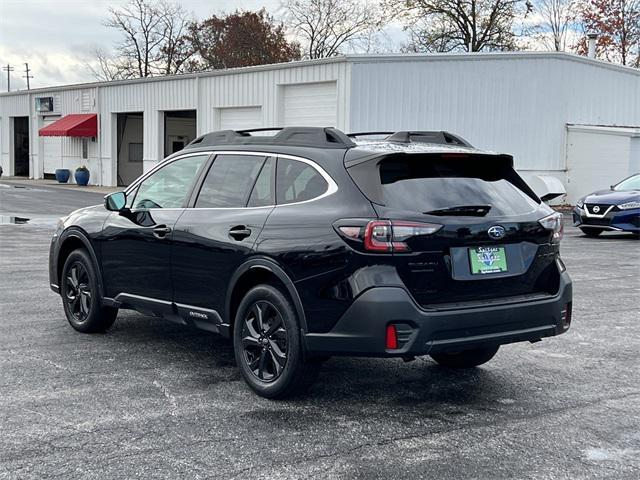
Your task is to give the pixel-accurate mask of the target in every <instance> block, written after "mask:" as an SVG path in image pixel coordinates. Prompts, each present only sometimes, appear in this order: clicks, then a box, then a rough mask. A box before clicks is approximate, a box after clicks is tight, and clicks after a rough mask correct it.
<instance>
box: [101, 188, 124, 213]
mask: <svg viewBox="0 0 640 480" xmlns="http://www.w3.org/2000/svg"><path fill="white" fill-rule="evenodd" d="M126 204H127V194H126V193H124V192H113V193H110V194H109V195H107V196H106V197H104V208H106V209H107V210H110V211H112V212H122V211H123V210H125V208H126V207H125V205H126Z"/></svg>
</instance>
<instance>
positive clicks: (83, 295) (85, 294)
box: [65, 262, 92, 323]
mask: <svg viewBox="0 0 640 480" xmlns="http://www.w3.org/2000/svg"><path fill="white" fill-rule="evenodd" d="M65 282H66V295H65V297H66V301H67V305H68V307H69V312H70V313H71V315H72V316H73V318H74V319H75V320H76V321H77V322H80V323H82V322H84V321H85V320H86V319H87V317H88V316H89V312H90V311H91V301H92V295H91V287H90V286H89V272H88V271H87V268H86V267H85V266H84V265H83V264H82V263H80V262H75V263H73V264H72V265H71V268H69V271H68V272H67V276H66V278H65Z"/></svg>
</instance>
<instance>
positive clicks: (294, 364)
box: [233, 284, 320, 398]
mask: <svg viewBox="0 0 640 480" xmlns="http://www.w3.org/2000/svg"><path fill="white" fill-rule="evenodd" d="M233 347H234V354H235V358H236V363H237V365H238V368H240V372H241V373H242V377H243V378H244V380H245V381H246V382H247V384H248V385H249V387H251V389H252V390H253V391H254V392H255V393H257V394H258V395H260V396H261V397H265V398H286V397H291V396H294V395H298V394H301V393H303V392H304V391H305V390H306V389H307V388H308V387H309V386H310V385H311V384H312V383H313V382H314V381H315V379H316V378H317V376H318V372H319V366H320V362H317V361H307V362H305V361H304V359H303V352H302V342H301V335H300V322H299V319H298V315H297V314H296V311H295V308H294V307H293V304H292V303H291V301H290V300H289V298H288V296H287V295H285V294H284V293H283V292H282V291H281V290H280V289H279V288H277V287H275V286H273V285H266V284H265V285H258V286H257V287H254V288H252V289H251V290H249V292H247V294H246V295H245V296H244V298H243V299H242V301H241V302H240V305H239V307H238V311H237V314H236V318H235V323H234V328H233Z"/></svg>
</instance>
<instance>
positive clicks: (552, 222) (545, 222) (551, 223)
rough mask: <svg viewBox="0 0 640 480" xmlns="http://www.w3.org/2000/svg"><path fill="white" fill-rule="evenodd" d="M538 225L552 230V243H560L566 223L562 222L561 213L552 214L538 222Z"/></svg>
mask: <svg viewBox="0 0 640 480" xmlns="http://www.w3.org/2000/svg"><path fill="white" fill-rule="evenodd" d="M538 223H540V225H542V226H543V227H544V228H546V229H547V230H551V231H552V232H553V235H552V236H551V243H560V240H562V236H563V235H564V222H563V221H562V214H561V213H557V212H556V213H552V214H551V215H549V216H547V217H544V218H543V219H541V220H538Z"/></svg>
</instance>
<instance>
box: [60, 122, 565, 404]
mask: <svg viewBox="0 0 640 480" xmlns="http://www.w3.org/2000/svg"><path fill="white" fill-rule="evenodd" d="M376 135H377V137H376V136H375V135H372V134H367V133H363V134H353V135H345V134H344V133H342V132H341V131H339V130H336V129H331V128H310V127H292V128H284V129H279V131H278V133H277V134H275V135H271V136H269V135H267V134H265V133H261V131H260V130H254V131H238V132H236V131H220V132H213V133H210V134H207V135H204V136H202V137H199V138H197V139H196V140H194V141H193V142H192V143H191V144H190V145H189V146H188V147H187V148H186V149H184V150H182V151H180V152H178V153H176V154H174V155H171V156H170V157H169V158H167V159H166V160H165V161H163V162H162V163H160V164H159V165H158V166H157V167H155V168H154V169H153V170H151V171H150V172H148V173H146V174H145V175H143V176H142V177H140V178H139V179H138V180H136V181H135V182H134V183H133V184H132V185H131V186H129V187H128V188H127V189H126V191H125V192H117V193H113V194H111V195H108V196H107V197H105V204H104V206H103V205H100V206H95V207H89V208H84V209H81V210H78V211H76V212H73V213H72V214H70V215H69V216H68V217H66V218H64V219H61V221H60V224H59V227H58V229H57V231H56V233H55V235H54V237H53V240H52V243H51V251H50V264H49V270H50V283H51V288H52V289H53V290H54V291H55V292H58V293H60V295H61V297H62V300H63V305H64V311H65V314H66V317H67V319H68V320H69V323H70V324H71V325H72V326H73V328H75V329H76V330H79V331H81V332H101V331H104V330H106V329H108V328H109V327H110V326H111V325H112V324H113V322H114V320H115V318H116V315H117V312H118V309H120V308H128V309H135V310H138V311H140V312H143V313H147V314H153V315H157V316H161V317H164V318H166V319H168V320H172V321H175V322H178V323H181V324H187V325H193V326H195V327H199V328H202V329H204V330H209V331H212V332H219V333H221V334H222V335H224V336H227V337H231V338H233V345H234V350H235V357H236V361H237V364H238V366H239V367H240V370H241V372H242V375H243V377H244V379H245V380H246V382H247V383H248V384H249V386H250V387H251V388H252V389H253V390H254V391H255V392H257V393H258V394H259V395H262V396H265V397H271V398H274V397H283V396H286V395H289V394H292V393H294V392H296V391H299V390H300V389H302V388H304V387H306V386H308V385H309V384H310V383H311V382H312V381H313V380H314V379H315V376H316V373H317V372H318V367H319V365H320V363H321V361H322V360H323V359H326V358H327V357H329V356H332V355H359V356H379V357H402V358H405V359H412V358H414V357H415V356H419V355H430V356H431V357H432V358H433V359H434V360H435V361H436V362H438V363H439V364H441V365H444V366H446V367H454V368H467V367H474V366H476V365H480V364H482V363H485V362H487V361H488V360H489V359H491V358H492V357H493V356H494V355H495V353H496V352H497V350H498V348H499V346H500V345H502V344H506V343H511V342H521V341H531V342H534V341H537V340H540V339H541V338H543V337H548V336H552V335H557V334H560V333H563V332H565V331H566V330H567V329H568V328H569V324H570V322H571V280H570V279H569V276H568V275H567V273H566V271H565V266H564V264H563V263H562V260H561V259H560V256H559V242H560V239H561V238H562V217H561V216H560V215H559V214H557V213H554V212H553V211H552V210H551V209H550V208H549V207H548V206H546V205H545V204H543V203H541V201H540V199H539V198H538V197H537V196H536V195H535V193H534V192H533V191H532V190H531V189H530V188H529V187H528V186H527V184H526V183H525V182H524V181H523V180H522V179H521V178H520V177H519V176H518V174H517V173H516V172H515V171H514V169H513V159H512V157H510V156H508V155H499V154H495V153H491V152H485V151H480V150H477V149H475V148H473V147H471V146H470V145H469V144H468V143H467V142H466V141H464V140H463V139H461V138H459V137H457V136H455V135H452V134H450V133H447V132H396V133H389V132H384V133H382V132H381V133H378V134H376ZM381 137H384V138H381ZM376 138H378V139H377V140H376Z"/></svg>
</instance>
